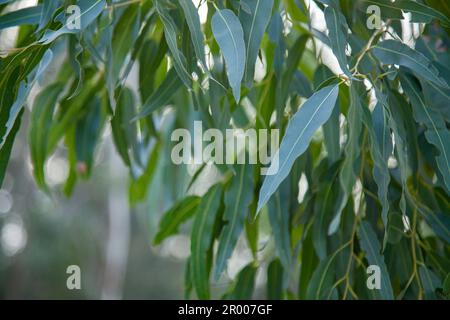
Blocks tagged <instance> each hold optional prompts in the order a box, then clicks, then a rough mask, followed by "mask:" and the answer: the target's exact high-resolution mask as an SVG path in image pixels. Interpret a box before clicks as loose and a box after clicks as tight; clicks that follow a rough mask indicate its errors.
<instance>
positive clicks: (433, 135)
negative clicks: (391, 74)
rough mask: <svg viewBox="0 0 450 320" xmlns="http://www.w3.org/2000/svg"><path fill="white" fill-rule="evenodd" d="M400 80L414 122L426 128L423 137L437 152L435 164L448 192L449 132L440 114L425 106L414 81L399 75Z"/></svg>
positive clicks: (449, 175) (449, 172)
mask: <svg viewBox="0 0 450 320" xmlns="http://www.w3.org/2000/svg"><path fill="white" fill-rule="evenodd" d="M400 78H401V81H402V86H403V89H404V90H405V93H406V94H407V96H408V97H409V99H410V101H411V104H412V106H413V115H414V118H415V120H416V121H417V122H418V123H421V124H423V125H424V126H425V127H426V128H427V131H425V137H426V138H427V140H428V142H430V143H431V144H433V145H434V146H435V147H436V148H437V149H438V150H439V156H437V157H436V162H437V165H438V167H439V171H440V172H441V174H442V176H443V177H444V182H445V185H446V187H447V189H448V190H450V144H449V141H450V131H449V130H448V129H447V126H446V124H445V120H444V119H443V118H442V116H441V115H440V113H438V112H436V111H435V110H433V109H432V108H429V107H428V106H427V105H425V102H424V99H423V96H422V95H421V94H420V87H419V84H418V83H417V82H416V80H415V79H414V78H413V77H411V76H409V75H407V74H401V77H400Z"/></svg>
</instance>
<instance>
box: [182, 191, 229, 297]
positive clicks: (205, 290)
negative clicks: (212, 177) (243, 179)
mask: <svg viewBox="0 0 450 320" xmlns="http://www.w3.org/2000/svg"><path fill="white" fill-rule="evenodd" d="M221 198H222V186H221V185H220V184H217V185H215V186H213V187H211V188H210V189H209V191H208V192H207V193H206V194H205V195H204V196H203V197H202V200H201V202H200V205H199V206H198V208H197V210H196V212H195V219H194V224H193V226H192V233H191V266H190V268H191V277H192V283H193V286H194V288H195V291H196V292H197V296H198V298H199V299H209V297H210V293H209V271H210V270H209V267H210V263H209V261H208V255H209V251H210V250H211V244H212V240H213V232H214V223H215V221H216V217H217V214H218V213H219V206H220V201H221Z"/></svg>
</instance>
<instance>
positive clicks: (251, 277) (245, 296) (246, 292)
mask: <svg viewBox="0 0 450 320" xmlns="http://www.w3.org/2000/svg"><path fill="white" fill-rule="evenodd" d="M256 271H258V268H256V267H255V266H254V265H253V263H250V264H249V265H247V266H245V267H244V268H242V270H241V271H240V272H239V274H238V276H237V279H236V284H235V285H234V288H233V290H232V291H231V292H230V293H228V294H226V295H225V297H226V298H227V299H232V300H250V299H251V298H252V295H253V289H254V287H255V279H256Z"/></svg>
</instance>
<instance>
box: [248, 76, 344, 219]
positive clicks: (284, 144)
mask: <svg viewBox="0 0 450 320" xmlns="http://www.w3.org/2000/svg"><path fill="white" fill-rule="evenodd" d="M338 88H339V87H338V86H337V85H331V86H328V87H325V88H323V89H321V90H319V91H317V92H316V93H314V94H313V95H312V96H311V97H310V98H309V99H308V100H307V101H306V102H305V103H304V104H303V105H302V106H301V107H300V109H299V111H297V113H296V114H295V115H294V116H293V117H292V119H291V121H290V122H289V124H288V126H287V128H286V134H285V136H284V137H283V140H282V141H281V146H280V149H279V150H278V151H277V152H276V154H275V155H274V157H273V159H274V160H273V161H272V163H271V165H270V168H269V171H268V172H269V173H272V175H268V176H266V178H265V179H264V182H263V185H262V187H261V190H260V193H259V200H258V210H257V211H258V212H259V211H260V210H261V208H262V207H263V206H264V205H265V204H266V203H267V201H268V200H269V199H270V197H271V195H272V194H273V193H274V192H275V191H276V189H277V188H278V186H279V185H280V184H281V182H282V181H283V180H284V179H285V178H286V176H287V175H288V174H289V171H290V170H291V167H292V165H293V164H294V161H295V159H297V158H298V157H299V156H300V155H301V154H302V153H303V152H304V151H305V150H306V148H307V147H308V145H309V142H310V141H311V138H312V135H313V134H314V132H315V131H316V130H317V129H318V128H319V127H320V126H321V125H322V124H324V123H325V122H326V121H327V120H328V118H329V117H330V115H331V113H332V111H333V108H334V106H335V104H336V99H337V96H338V91H339V90H338ZM277 157H278V158H279V159H278V160H279V161H277Z"/></svg>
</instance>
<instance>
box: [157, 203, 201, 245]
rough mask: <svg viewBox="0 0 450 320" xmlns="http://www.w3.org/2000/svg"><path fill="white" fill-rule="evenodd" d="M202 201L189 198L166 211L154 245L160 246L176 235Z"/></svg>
mask: <svg viewBox="0 0 450 320" xmlns="http://www.w3.org/2000/svg"><path fill="white" fill-rule="evenodd" d="M200 200H201V198H200V197H197V196H188V197H186V198H184V199H182V200H180V201H178V202H177V203H175V204H174V205H173V207H172V208H170V209H169V210H168V211H166V212H165V213H164V215H163V217H162V218H161V221H160V222H159V231H158V233H157V234H156V236H155V238H154V240H153V244H154V245H158V244H160V243H161V242H162V241H163V240H164V239H166V238H168V237H170V236H171V235H174V234H176V233H177V232H178V227H179V226H180V225H181V224H182V223H184V222H185V221H186V220H188V219H189V218H190V217H192V215H193V214H194V213H195V211H196V209H197V207H198V205H199V203H200Z"/></svg>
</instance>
